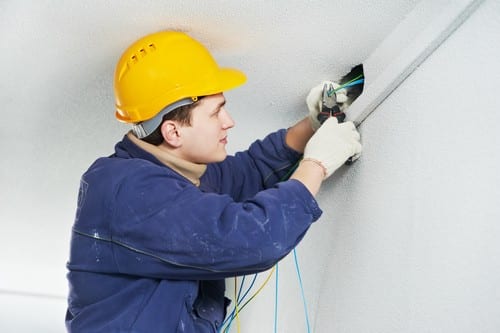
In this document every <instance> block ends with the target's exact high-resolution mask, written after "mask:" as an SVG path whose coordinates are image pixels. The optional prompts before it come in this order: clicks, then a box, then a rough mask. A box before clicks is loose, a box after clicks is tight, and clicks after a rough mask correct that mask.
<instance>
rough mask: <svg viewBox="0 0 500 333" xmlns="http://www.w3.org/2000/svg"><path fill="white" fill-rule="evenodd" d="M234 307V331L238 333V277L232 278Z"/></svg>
mask: <svg viewBox="0 0 500 333" xmlns="http://www.w3.org/2000/svg"><path fill="white" fill-rule="evenodd" d="M234 299H235V302H234V307H235V316H236V330H237V331H238V333H240V316H239V312H240V310H239V308H238V277H237V276H235V277H234Z"/></svg>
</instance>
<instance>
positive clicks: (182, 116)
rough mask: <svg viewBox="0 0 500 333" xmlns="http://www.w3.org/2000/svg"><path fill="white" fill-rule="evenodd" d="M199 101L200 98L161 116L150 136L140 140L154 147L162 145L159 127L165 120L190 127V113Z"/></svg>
mask: <svg viewBox="0 0 500 333" xmlns="http://www.w3.org/2000/svg"><path fill="white" fill-rule="evenodd" d="M200 99H201V97H198V100H197V101H196V102H194V103H193V104H188V105H183V106H180V107H178V108H177V109H175V110H172V111H170V112H169V113H167V114H166V115H165V116H163V119H162V121H161V123H160V125H159V126H158V127H157V128H156V129H155V130H154V131H153V132H152V133H151V134H149V135H148V136H146V137H145V138H143V139H142V140H144V141H146V142H147V143H150V144H152V145H155V146H159V145H160V144H162V143H163V135H162V134H161V125H162V124H163V122H164V121H165V120H174V121H178V122H179V123H180V124H181V125H185V126H191V111H192V110H193V109H194V108H195V107H196V106H197V105H198V103H199V101H200Z"/></svg>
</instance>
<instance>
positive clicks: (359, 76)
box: [334, 74, 363, 92]
mask: <svg viewBox="0 0 500 333" xmlns="http://www.w3.org/2000/svg"><path fill="white" fill-rule="evenodd" d="M362 77H363V74H359V75H358V76H356V77H355V78H354V79H352V80H349V81H347V82H346V83H344V84H342V85H341V86H339V87H337V89H335V90H334V92H337V91H339V90H340V89H342V88H344V87H345V86H347V85H348V84H349V83H352V82H354V81H356V80H359V79H361V78H362Z"/></svg>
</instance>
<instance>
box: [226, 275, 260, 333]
mask: <svg viewBox="0 0 500 333" xmlns="http://www.w3.org/2000/svg"><path fill="white" fill-rule="evenodd" d="M257 275H258V274H254V276H253V279H252V282H250V286H249V287H248V289H247V290H246V291H245V293H244V294H243V296H242V297H241V299H239V296H240V294H241V290H242V289H243V281H244V280H245V276H243V279H242V281H241V284H240V290H239V291H238V297H237V298H236V299H239V300H238V303H241V302H243V300H244V299H245V297H246V296H247V295H248V293H249V292H250V290H251V289H252V287H253V285H254V284H255V281H256V280H257ZM235 311H236V308H234V309H233V311H231V313H230V314H229V315H228V316H227V317H226V319H225V320H224V321H223V322H222V324H221V325H220V329H219V332H222V328H223V327H224V326H225V325H226V324H228V326H227V328H226V329H225V330H226V331H227V330H229V328H230V327H231V324H232V322H233V320H234V317H235Z"/></svg>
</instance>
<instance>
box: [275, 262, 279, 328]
mask: <svg viewBox="0 0 500 333" xmlns="http://www.w3.org/2000/svg"><path fill="white" fill-rule="evenodd" d="M275 272H276V276H275V278H276V288H275V289H276V290H275V293H274V333H276V332H278V263H276V270H275Z"/></svg>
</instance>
